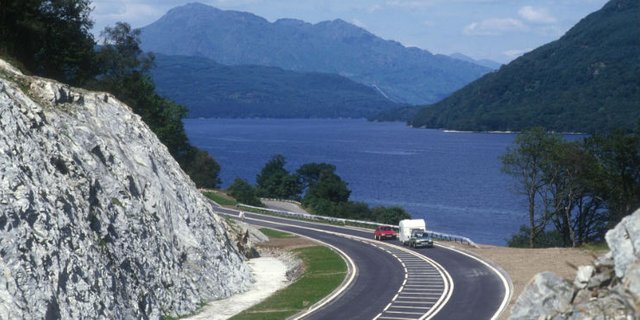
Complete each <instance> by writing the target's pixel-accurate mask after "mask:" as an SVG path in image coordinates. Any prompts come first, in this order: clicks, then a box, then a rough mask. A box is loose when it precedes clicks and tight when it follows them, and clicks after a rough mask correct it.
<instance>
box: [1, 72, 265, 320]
mask: <svg viewBox="0 0 640 320" xmlns="http://www.w3.org/2000/svg"><path fill="white" fill-rule="evenodd" d="M251 281H252V279H251V274H250V270H249V269H248V267H247V266H246V265H245V258H244V257H243V256H242V255H241V254H240V253H239V251H238V249H237V247H236V246H235V245H234V241H233V240H232V236H230V235H229V234H228V232H227V231H226V227H225V225H224V221H223V220H222V219H220V218H219V217H218V216H217V215H215V214H214V211H213V208H212V207H211V205H210V204H209V203H208V201H207V200H206V199H204V198H203V197H202V195H201V194H200V193H199V192H198V191H197V190H196V188H195V186H194V184H193V183H192V182H191V180H190V179H189V178H188V176H187V175H186V174H185V173H184V172H183V171H182V170H181V169H180V167H179V165H178V164H177V163H176V162H175V161H174V160H173V158H172V157H171V155H170V154H169V152H168V150H167V148H166V147H165V146H164V145H162V144H161V143H160V141H159V140H158V139H157V138H156V136H155V135H154V134H153V133H152V132H151V131H150V130H149V128H148V127H147V126H146V125H145V124H144V123H143V122H142V121H141V119H140V118H139V117H138V116H137V115H135V114H133V113H132V111H131V110H130V108H129V107H127V106H126V105H124V104H123V103H121V102H119V101H118V100H117V99H115V98H114V97H113V96H112V95H110V94H106V93H98V92H89V91H85V90H81V89H75V88H71V87H69V86H66V85H64V84H61V83H58V82H55V81H51V80H47V79H42V78H37V77H29V76H24V75H22V74H20V73H19V72H18V71H17V70H15V69H14V68H12V67H11V66H10V65H8V64H7V63H6V62H4V61H2V60H0V319H58V318H62V319H92V318H97V319H158V318H160V317H162V316H165V315H166V316H173V317H175V316H179V315H185V314H188V313H191V312H193V311H195V310H196V309H197V308H198V307H199V306H200V305H201V304H202V303H203V302H206V301H209V300H215V299H219V298H224V297H227V296H229V295H232V294H234V293H237V292H241V291H244V290H246V289H248V287H249V285H250V284H251Z"/></svg>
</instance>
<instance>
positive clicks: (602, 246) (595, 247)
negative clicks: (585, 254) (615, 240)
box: [581, 241, 609, 253]
mask: <svg viewBox="0 0 640 320" xmlns="http://www.w3.org/2000/svg"><path fill="white" fill-rule="evenodd" d="M581 247H582V248H583V249H586V250H589V251H592V252H596V253H598V252H603V251H609V245H607V242H606V241H602V242H594V243H585V244H583V245H582V246H581Z"/></svg>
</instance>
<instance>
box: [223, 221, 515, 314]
mask: <svg viewBox="0 0 640 320" xmlns="http://www.w3.org/2000/svg"><path fill="white" fill-rule="evenodd" d="M216 210H217V211H219V212H221V213H224V214H227V215H231V216H237V211H235V210H231V209H226V208H217V209H216ZM245 215H246V220H247V221H246V222H248V223H251V224H254V225H258V226H265V227H271V228H277V229H280V230H284V231H288V232H293V233H296V234H300V235H302V236H306V237H309V238H313V239H316V240H319V241H321V242H323V243H326V244H328V245H330V246H333V247H334V248H336V249H338V250H340V251H341V252H342V253H343V254H344V255H346V256H348V257H349V258H350V262H351V263H352V264H353V268H352V269H353V270H352V271H353V275H352V277H353V281H352V282H351V283H350V284H349V285H348V286H347V287H346V288H344V291H343V292H342V293H341V294H340V295H339V296H338V297H336V298H335V299H333V300H332V301H330V302H329V303H328V304H326V305H324V306H322V307H321V308H319V309H318V310H313V312H311V313H310V314H305V315H304V316H303V317H302V318H303V319H381V320H386V319H461V320H464V319H474V320H476V319H492V318H497V316H498V314H497V312H499V310H501V309H502V308H503V306H504V305H505V303H506V300H507V298H508V290H509V286H508V285H507V284H506V280H505V279H504V278H503V277H502V276H501V275H500V274H499V272H498V271H497V270H495V269H493V268H492V267H491V266H489V265H488V264H486V263H484V262H482V261H480V260H478V259H477V258H474V257H471V256H469V255H466V254H465V253H463V252H459V251H455V250H452V249H449V248H446V247H443V246H435V247H434V248H423V249H408V248H406V247H403V246H402V245H401V244H400V243H399V242H398V241H384V242H381V241H375V240H373V232H372V231H368V230H362V229H357V228H348V227H338V226H331V225H325V224H318V223H313V222H304V221H298V220H291V219H285V218H278V217H273V216H267V215H259V214H253V213H249V212H246V213H245Z"/></svg>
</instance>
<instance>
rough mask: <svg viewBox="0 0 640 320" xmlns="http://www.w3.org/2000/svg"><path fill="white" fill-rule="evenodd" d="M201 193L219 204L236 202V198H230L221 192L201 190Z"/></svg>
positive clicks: (233, 204)
mask: <svg viewBox="0 0 640 320" xmlns="http://www.w3.org/2000/svg"><path fill="white" fill-rule="evenodd" d="M202 194H204V196H205V197H207V198H209V199H211V200H213V201H215V202H217V203H218V204H219V205H221V206H235V205H237V204H238V202H237V201H236V199H234V198H231V197H230V196H228V195H226V194H224V193H221V192H211V191H204V192H202Z"/></svg>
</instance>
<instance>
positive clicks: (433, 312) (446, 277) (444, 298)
mask: <svg viewBox="0 0 640 320" xmlns="http://www.w3.org/2000/svg"><path fill="white" fill-rule="evenodd" d="M225 209H228V208H225ZM230 210H232V211H235V210H233V209H230ZM214 211H215V210H214ZM216 214H222V215H228V216H233V215H230V214H228V213H225V212H216ZM252 214H255V213H253V212H252ZM257 215H258V216H261V214H257ZM245 219H246V220H257V221H264V220H260V219H255V218H249V217H247V218H245ZM285 220H288V219H286V218H285ZM264 222H267V223H271V224H277V225H282V226H290V227H296V228H302V229H307V230H313V231H317V232H322V233H327V234H332V235H337V236H340V237H343V238H347V239H351V240H358V241H361V242H366V243H367V244H369V245H372V246H374V247H376V245H375V244H382V245H384V246H389V247H392V248H396V249H398V250H400V251H404V252H406V253H409V254H411V255H413V256H415V257H417V258H419V259H421V260H424V261H425V262H427V263H430V264H431V265H433V266H434V267H435V268H436V270H438V272H439V273H440V275H441V276H442V278H443V280H444V290H443V291H444V292H443V293H445V292H446V294H444V295H441V296H440V299H438V301H436V303H435V304H434V305H433V306H434V307H435V308H432V309H429V311H428V312H427V313H426V314H424V315H423V316H422V317H420V318H419V320H427V319H431V318H433V317H434V316H435V315H437V314H438V312H440V310H442V308H444V306H445V305H446V304H447V301H449V299H451V295H453V288H454V283H453V279H452V278H451V275H450V274H449V272H447V270H446V269H445V268H444V267H442V265H440V264H439V263H437V262H436V261H434V260H432V259H431V258H429V257H427V256H425V255H422V254H419V253H417V252H415V251H412V250H409V249H407V248H404V247H402V246H398V245H394V244H389V243H384V242H379V241H377V240H372V239H368V238H362V237H358V236H352V235H348V234H341V233H337V232H334V231H328V230H322V229H316V228H311V227H304V226H299V225H293V224H287V223H281V222H273V221H264ZM310 224H315V225H322V226H326V224H320V223H313V222H312V223H310ZM338 227H339V226H338ZM347 229H349V228H347ZM285 232H289V231H285ZM292 233H293V232H292ZM314 240H315V239H314ZM319 242H321V241H319ZM380 248H381V247H380ZM336 249H337V248H336ZM338 250H339V249H338ZM345 256H346V254H345ZM396 259H397V257H396ZM351 262H352V263H353V261H351ZM354 266H355V264H354ZM405 275H406V273H405ZM352 277H355V273H354V274H353V275H352ZM349 284H350V283H349ZM449 284H450V288H449ZM347 287H348V286H344V287H343V288H342V289H341V290H342V291H344V290H346V288H347ZM342 291H341V292H340V293H342ZM336 297H337V295H332V298H331V299H334V298H336ZM330 301H331V300H327V301H326V302H325V303H324V304H323V305H322V306H324V305H326V304H328V303H329V302H330ZM322 306H320V307H322ZM312 308H313V307H312ZM317 309H318V308H315V309H314V311H315V310H317ZM309 313H310V312H306V313H305V314H304V315H308V314H309ZM381 314H382V313H381ZM381 314H380V315H381ZM380 315H378V317H379V316H380ZM292 319H293V320H298V319H300V317H297V318H292ZM374 319H375V318H374Z"/></svg>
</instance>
